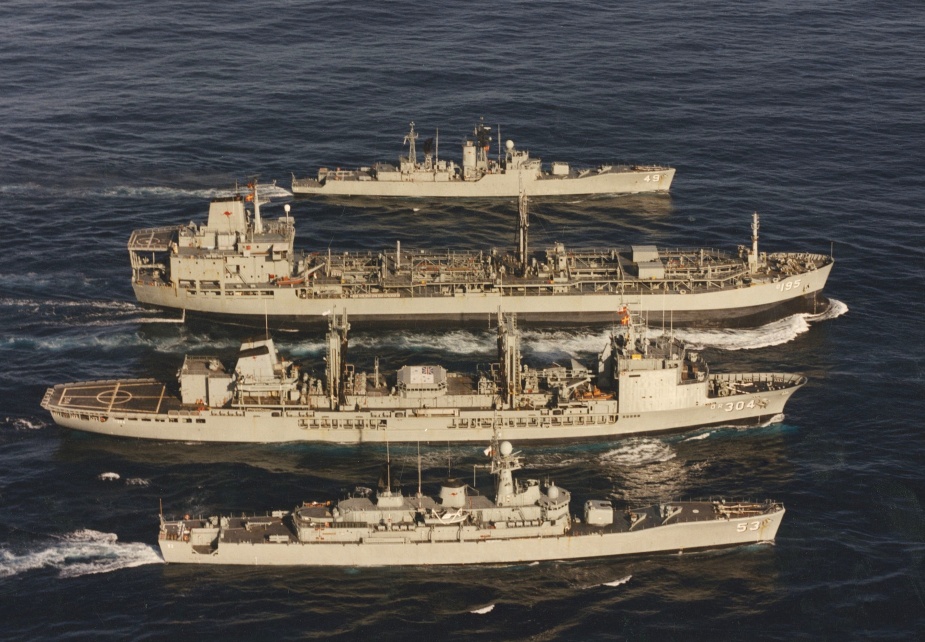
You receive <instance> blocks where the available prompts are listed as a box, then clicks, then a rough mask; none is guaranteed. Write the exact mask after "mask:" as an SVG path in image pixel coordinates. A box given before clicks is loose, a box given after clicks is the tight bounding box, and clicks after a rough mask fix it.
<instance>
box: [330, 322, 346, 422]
mask: <svg viewBox="0 0 925 642" xmlns="http://www.w3.org/2000/svg"><path fill="white" fill-rule="evenodd" d="M349 329H350V324H349V323H348V322H347V311H346V310H344V314H343V317H342V320H341V321H340V323H338V318H337V313H336V312H335V313H333V314H332V315H331V319H330V320H329V321H328V356H327V364H326V365H325V377H326V379H327V384H328V386H327V387H328V401H329V403H330V407H331V409H336V408H337V407H338V405H339V404H340V401H341V397H342V394H341V393H342V391H343V387H344V377H345V375H346V370H347V363H346V360H345V358H344V354H345V353H346V351H347V331H348V330H349Z"/></svg>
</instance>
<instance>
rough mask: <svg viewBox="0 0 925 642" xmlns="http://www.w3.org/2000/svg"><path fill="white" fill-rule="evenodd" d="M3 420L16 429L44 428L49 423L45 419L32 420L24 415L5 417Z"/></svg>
mask: <svg viewBox="0 0 925 642" xmlns="http://www.w3.org/2000/svg"><path fill="white" fill-rule="evenodd" d="M3 421H4V423H7V424H10V425H11V426H13V429H14V430H41V429H42V428H45V427H46V426H48V424H47V423H45V422H44V421H38V420H31V421H30V420H29V419H25V418H24V417H17V418H15V419H14V418H13V417H4V418H3Z"/></svg>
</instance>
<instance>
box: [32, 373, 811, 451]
mask: <svg viewBox="0 0 925 642" xmlns="http://www.w3.org/2000/svg"><path fill="white" fill-rule="evenodd" d="M717 376H718V377H725V378H739V380H748V379H749V378H756V377H761V378H763V379H770V380H774V381H779V382H780V385H779V386H777V388H778V389H775V390H770V391H764V392H756V393H745V394H743V393H739V394H733V395H732V396H728V397H717V398H710V399H703V400H700V401H698V402H697V404H696V405H693V406H686V407H681V408H675V409H671V410H652V411H645V410H643V411H634V412H632V413H623V414H620V413H619V412H618V410H617V403H616V402H615V401H612V400H611V401H607V400H603V401H596V402H591V403H589V404H587V406H585V407H583V408H581V409H580V411H575V412H564V413H562V414H557V413H555V412H551V411H549V410H547V409H537V410H490V409H485V410H465V409H456V408H431V409H380V410H371V411H364V410H359V411H346V410H341V411H332V410H312V409H307V408H304V407H290V408H287V409H282V408H275V409H274V408H262V409H246V410H245V409H237V408H220V409H219V408H215V409H210V408H203V409H201V410H197V409H182V410H172V411H170V412H163V411H160V410H159V406H160V405H162V404H163V395H164V391H163V388H162V387H163V384H160V383H157V382H155V381H153V380H123V381H111V382H99V383H89V384H60V385H59V386H56V387H55V388H52V389H49V391H48V393H47V394H46V399H45V401H43V406H44V407H45V408H46V409H48V410H49V411H50V412H51V414H52V418H53V419H54V421H55V422H56V423H57V424H59V425H61V426H63V427H65V428H72V429H74V430H81V431H85V432H92V433H97V434H103V435H110V436H118V437H134V438H138V439H158V440H173V441H198V442H248V443H278V442H298V441H308V442H327V443H340V444H343V443H349V444H361V443H398V442H412V443H413V442H431V441H432V442H437V443H440V442H447V441H453V442H479V443H484V442H486V441H490V440H491V438H492V436H493V434H494V431H495V429H496V428H497V429H498V430H500V432H501V434H502V436H503V437H504V438H505V439H512V440H517V441H518V442H525V443H530V442H546V441H576V440H599V439H611V438H621V437H627V436H632V435H641V434H657V433H666V432H677V431H683V430H690V429H693V428H699V427H705V426H714V425H761V424H764V423H767V422H769V421H771V420H772V419H774V418H775V417H776V416H778V415H780V414H781V413H783V411H784V407H785V405H786V403H787V401H788V400H789V399H790V397H791V395H792V394H793V393H794V392H795V391H796V390H798V389H799V388H800V387H802V385H803V384H804V383H805V381H806V380H805V378H802V377H799V376H797V375H790V374H780V373H760V374H745V375H717ZM81 386H96V387H95V388H89V387H85V388H84V389H83V390H81V388H80V387H81ZM143 391H146V392H143ZM133 396H134V397H135V401H134V402H132V403H135V404H138V403H146V404H147V407H146V408H144V409H143V410H142V411H141V412H138V411H125V410H122V409H120V408H119V407H118V406H115V407H114V404H113V403H112V400H113V399H124V400H126V401H124V402H121V403H125V404H128V403H129V401H131V397H133ZM142 398H143V400H142ZM65 399H66V400H67V402H64V401H58V400H65ZM80 399H85V400H89V401H86V402H81V401H79V400H80ZM93 400H102V403H101V404H100V405H94V403H93Z"/></svg>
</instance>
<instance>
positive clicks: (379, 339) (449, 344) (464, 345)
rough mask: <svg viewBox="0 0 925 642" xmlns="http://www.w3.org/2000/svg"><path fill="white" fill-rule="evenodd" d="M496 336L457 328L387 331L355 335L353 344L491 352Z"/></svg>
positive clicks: (459, 352)
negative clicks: (431, 330)
mask: <svg viewBox="0 0 925 642" xmlns="http://www.w3.org/2000/svg"><path fill="white" fill-rule="evenodd" d="M493 342H494V337H489V336H488V335H486V334H485V333H473V332H469V331H466V330H457V331H454V332H449V333H447V334H439V333H434V332H410V333H409V332H386V333H382V334H375V335H373V334H361V335H354V336H353V338H352V339H351V344H353V345H355V346H358V347H363V348H366V349H370V348H378V347H382V346H390V347H393V346H394V347H398V348H404V349H408V350H435V351H439V352H441V353H444V354H466V355H470V354H479V353H489V352H492V350H493V349H494V343H493Z"/></svg>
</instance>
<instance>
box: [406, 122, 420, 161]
mask: <svg viewBox="0 0 925 642" xmlns="http://www.w3.org/2000/svg"><path fill="white" fill-rule="evenodd" d="M417 137H418V135H417V133H415V131H414V121H413V120H412V121H411V131H409V132H408V135H407V136H405V142H406V143H408V160H409V161H410V162H411V166H412V169H414V166H415V165H417V162H418V152H417V149H416V148H415V146H414V141H415V140H416V139H417Z"/></svg>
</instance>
